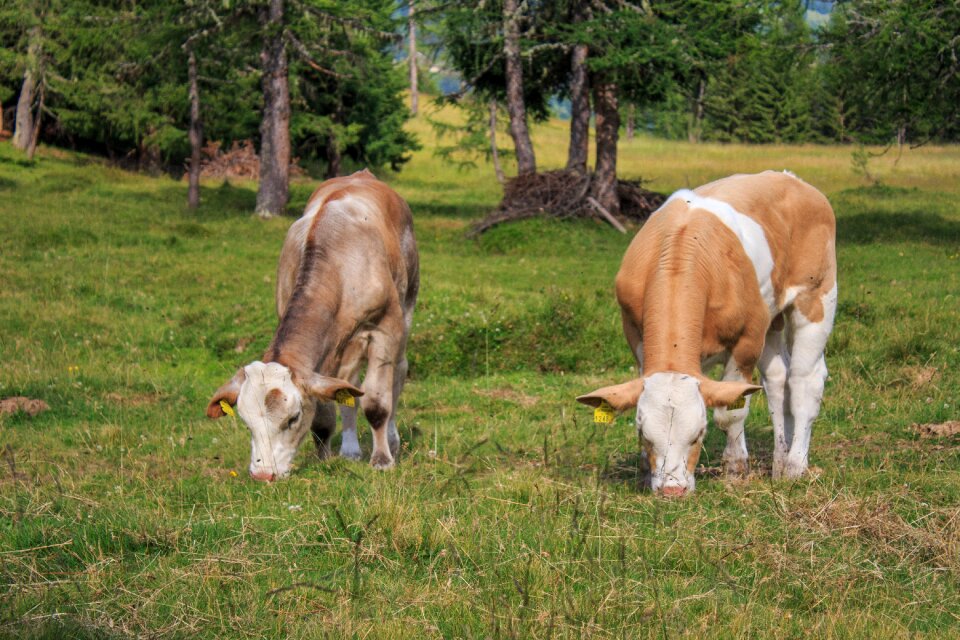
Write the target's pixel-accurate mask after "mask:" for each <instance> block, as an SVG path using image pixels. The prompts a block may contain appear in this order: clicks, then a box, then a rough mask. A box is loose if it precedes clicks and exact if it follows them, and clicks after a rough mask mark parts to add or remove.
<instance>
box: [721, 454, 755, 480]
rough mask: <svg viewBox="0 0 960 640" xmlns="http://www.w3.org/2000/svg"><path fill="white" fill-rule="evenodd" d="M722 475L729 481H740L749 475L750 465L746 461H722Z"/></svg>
mask: <svg viewBox="0 0 960 640" xmlns="http://www.w3.org/2000/svg"><path fill="white" fill-rule="evenodd" d="M723 473H724V475H725V476H726V477H727V478H729V479H731V480H742V479H743V478H746V477H747V475H749V473H750V463H749V461H747V460H746V459H741V460H724V461H723Z"/></svg>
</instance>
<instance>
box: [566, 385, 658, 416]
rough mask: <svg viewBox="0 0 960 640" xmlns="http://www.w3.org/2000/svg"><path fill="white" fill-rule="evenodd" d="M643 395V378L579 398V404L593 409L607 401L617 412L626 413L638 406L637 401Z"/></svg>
mask: <svg viewBox="0 0 960 640" xmlns="http://www.w3.org/2000/svg"><path fill="white" fill-rule="evenodd" d="M641 393H643V378H637V379H636V380H631V381H630V382H624V383H623V384H615V385H613V386H612V387H603V388H601V389H597V390H596V391H592V392H590V393H588V394H586V395H582V396H579V397H578V398H577V402H582V403H583V404H586V405H590V406H591V407H599V406H600V403H601V402H603V401H606V402H607V404H609V405H610V406H611V407H613V408H614V409H616V410H617V411H626V410H627V409H630V408H635V407H636V406H637V400H639V399H640V394H641Z"/></svg>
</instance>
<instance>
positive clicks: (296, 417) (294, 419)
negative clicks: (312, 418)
mask: <svg viewBox="0 0 960 640" xmlns="http://www.w3.org/2000/svg"><path fill="white" fill-rule="evenodd" d="M299 419H300V412H299V411H297V413H296V414H294V416H293V417H292V418H290V419H289V420H287V424H286V426H284V427H283V428H284V429H289V428H291V427H292V426H293V425H295V424H296V423H297V420H299Z"/></svg>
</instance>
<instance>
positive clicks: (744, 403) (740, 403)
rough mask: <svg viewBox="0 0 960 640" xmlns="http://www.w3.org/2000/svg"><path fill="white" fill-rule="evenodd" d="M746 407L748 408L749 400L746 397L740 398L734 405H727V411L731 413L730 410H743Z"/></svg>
mask: <svg viewBox="0 0 960 640" xmlns="http://www.w3.org/2000/svg"><path fill="white" fill-rule="evenodd" d="M745 406H747V398H746V396H740V397H739V398H737V399H736V400H734V401H733V402H732V403H730V404H728V405H727V410H728V411H729V410H730V409H743V408H744V407H745Z"/></svg>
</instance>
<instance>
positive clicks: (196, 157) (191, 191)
mask: <svg viewBox="0 0 960 640" xmlns="http://www.w3.org/2000/svg"><path fill="white" fill-rule="evenodd" d="M187 64H188V67H187V76H188V78H189V82H190V133H189V136H190V186H189V188H188V189H187V206H188V207H189V208H191V209H196V208H197V207H198V206H200V148H201V147H202V146H203V122H201V120H200V83H199V82H198V81H197V56H196V54H194V52H193V49H190V52H189V54H188V57H187Z"/></svg>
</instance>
